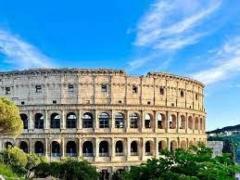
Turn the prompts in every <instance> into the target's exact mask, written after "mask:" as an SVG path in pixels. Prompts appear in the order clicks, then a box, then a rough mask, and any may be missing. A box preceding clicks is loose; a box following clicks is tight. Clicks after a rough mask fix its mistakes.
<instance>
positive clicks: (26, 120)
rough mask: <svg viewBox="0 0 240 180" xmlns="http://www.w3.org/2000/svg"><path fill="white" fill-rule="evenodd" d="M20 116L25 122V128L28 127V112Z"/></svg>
mask: <svg viewBox="0 0 240 180" xmlns="http://www.w3.org/2000/svg"><path fill="white" fill-rule="evenodd" d="M20 117H21V119H22V122H23V129H28V117H27V115H26V114H20Z"/></svg>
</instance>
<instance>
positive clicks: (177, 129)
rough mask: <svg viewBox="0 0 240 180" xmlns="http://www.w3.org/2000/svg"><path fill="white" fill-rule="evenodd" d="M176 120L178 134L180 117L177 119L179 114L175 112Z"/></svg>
mask: <svg viewBox="0 0 240 180" xmlns="http://www.w3.org/2000/svg"><path fill="white" fill-rule="evenodd" d="M176 118H177V119H176V120H177V122H176V132H177V133H178V132H179V127H180V124H179V123H180V121H181V120H180V117H179V112H177V117H176Z"/></svg>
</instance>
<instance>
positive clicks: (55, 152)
mask: <svg viewBox="0 0 240 180" xmlns="http://www.w3.org/2000/svg"><path fill="white" fill-rule="evenodd" d="M51 146H52V148H51V152H52V154H51V155H52V156H53V157H59V156H60V155H61V153H60V151H61V150H60V144H59V143H58V142H57V141H53V142H52V143H51Z"/></svg>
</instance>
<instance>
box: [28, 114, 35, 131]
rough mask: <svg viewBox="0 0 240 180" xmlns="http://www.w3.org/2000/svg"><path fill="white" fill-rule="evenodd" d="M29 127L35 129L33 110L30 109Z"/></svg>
mask: <svg viewBox="0 0 240 180" xmlns="http://www.w3.org/2000/svg"><path fill="white" fill-rule="evenodd" d="M28 124H29V125H28V127H29V129H31V130H33V129H34V117H33V112H32V111H29V122H28Z"/></svg>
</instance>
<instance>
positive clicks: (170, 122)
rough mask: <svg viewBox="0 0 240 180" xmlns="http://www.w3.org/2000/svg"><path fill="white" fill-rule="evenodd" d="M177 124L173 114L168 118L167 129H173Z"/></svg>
mask: <svg viewBox="0 0 240 180" xmlns="http://www.w3.org/2000/svg"><path fill="white" fill-rule="evenodd" d="M176 122H177V118H176V116H175V115H174V114H172V115H171V116H170V117H169V128H170V129H175V128H176V124H177V123H176Z"/></svg>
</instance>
